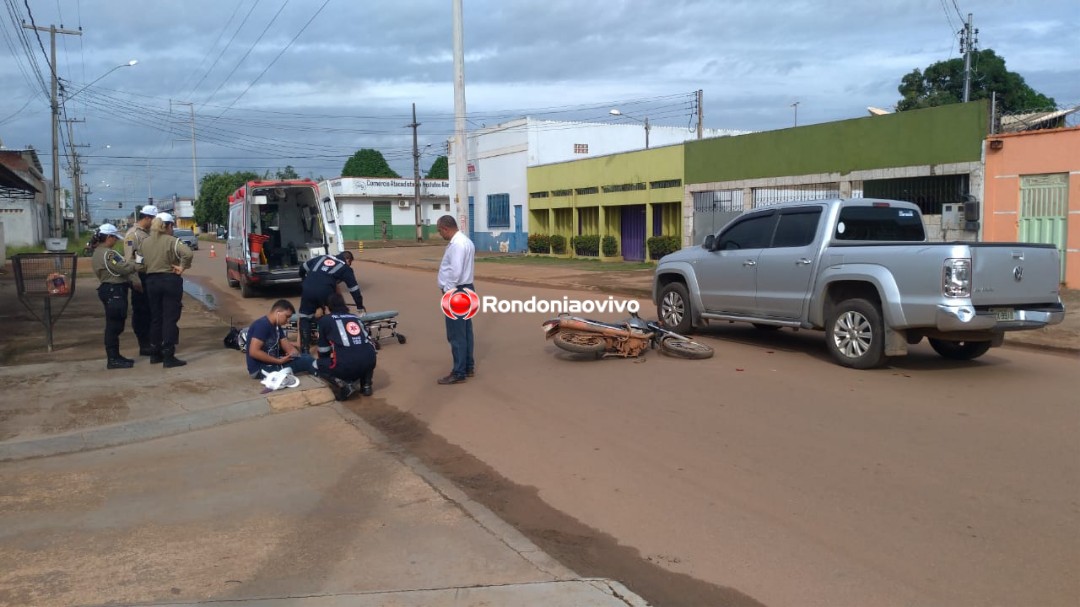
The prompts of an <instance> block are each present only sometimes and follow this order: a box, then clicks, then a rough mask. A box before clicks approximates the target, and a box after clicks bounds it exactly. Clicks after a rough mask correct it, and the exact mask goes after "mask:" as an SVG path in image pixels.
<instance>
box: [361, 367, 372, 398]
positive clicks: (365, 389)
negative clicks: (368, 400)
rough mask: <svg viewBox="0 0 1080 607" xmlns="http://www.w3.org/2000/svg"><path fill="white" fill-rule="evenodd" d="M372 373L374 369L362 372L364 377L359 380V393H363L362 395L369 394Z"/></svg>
mask: <svg viewBox="0 0 1080 607" xmlns="http://www.w3.org/2000/svg"><path fill="white" fill-rule="evenodd" d="M374 375H375V370H374V369H372V370H371V371H368V372H367V373H365V374H364V378H363V379H362V380H361V381H360V394H363V395H364V396H371V392H372V388H371V381H372V379H373V376H374Z"/></svg>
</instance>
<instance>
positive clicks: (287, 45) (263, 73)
mask: <svg viewBox="0 0 1080 607" xmlns="http://www.w3.org/2000/svg"><path fill="white" fill-rule="evenodd" d="M327 4H330V0H326V1H325V2H323V3H322V6H320V7H319V10H317V11H315V14H314V15H312V16H311V19H308V22H307V23H305V24H304V27H302V28H300V31H298V32H296V35H295V36H293V38H292V40H290V41H289V43H288V44H286V45H285V48H283V49H281V52H279V53H278V54H277V56H276V57H274V59H273V60H272V61H271V62H270V64H269V65H267V66H266V67H265V68H263V71H261V72H259V75H258V76H256V77H255V79H254V80H252V81H251V84H249V85H247V88H246V89H244V91H243V92H242V93H240V94H239V95H237V96H236V99H233V100H232V103H230V104H229V105H228V106H226V108H225V109H224V110H222V111H221V114H220V115H219V116H218V118H221V116H224V115H225V112H228V111H229V109H230V108H232V106H233V104H235V103H236V102H237V101H240V98H241V97H243V96H244V95H245V94H247V92H248V91H250V90H251V87H253V86H255V83H256V82H258V81H259V79H260V78H262V77H263V75H265V74H266V72H267V70H269V69H270V68H271V67H272V66H273V65H274V64H275V63H277V60H278V59H281V56H282V55H284V54H285V51H287V50H289V47H291V46H292V45H293V43H294V42H296V39H297V38H299V37H300V34H303V33H304V30H306V29H307V28H308V26H309V25H311V22H312V21H314V20H315V17H318V16H319V13H321V12H322V10H323V9H324V8H326V5H327ZM281 8H285V6H284V5H282V7H281ZM214 120H217V118H214ZM211 122H213V121H211Z"/></svg>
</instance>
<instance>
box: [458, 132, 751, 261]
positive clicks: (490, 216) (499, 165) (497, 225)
mask: <svg viewBox="0 0 1080 607" xmlns="http://www.w3.org/2000/svg"><path fill="white" fill-rule="evenodd" d="M745 132H746V131H732V130H724V129H704V130H703V132H702V136H703V137H721V136H727V135H739V134H743V133H745ZM647 136H648V145H649V147H659V146H664V145H670V144H675V143H681V142H683V141H687V140H689V139H696V138H697V131H696V130H690V129H687V128H685V127H669V126H656V125H652V126H651V127H650V128H649V130H648V133H647ZM451 145H453V142H451ZM645 147H646V130H645V127H644V125H643V124H605V123H590V122H561V121H553V120H536V119H533V118H520V119H517V120H513V121H510V122H505V123H502V124H499V125H496V126H493V127H486V128H483V129H479V130H476V131H470V132H469V133H468V146H467V151H466V157H467V162H468V167H467V170H468V175H469V178H468V200H467V201H462V204H461V208H459V209H457V215H458V216H462V215H463V216H465V217H467V219H466V225H465V226H463V227H464V229H465V231H466V232H467V233H468V234H469V237H470V238H472V240H473V243H475V245H476V248H477V249H478V250H482V251H525V250H526V248H527V241H528V233H529V225H528V217H529V213H528V208H529V193H528V191H527V190H528V184H527V181H526V169H527V168H528V167H530V166H535V165H540V164H550V163H555V162H564V161H567V160H577V159H581V158H588V157H590V156H604V155H607V154H615V153H619V152H626V151H630V150H637V149H643V148H645ZM447 157H448V160H449V163H450V175H449V177H450V178H449V184H454V183H455V179H456V170H457V167H456V166H455V163H454V154H453V151H452V150H451V152H450V153H449V154H448V155H447ZM448 192H449V196H450V197H451V198H453V196H454V192H453V191H452V188H451V189H450V190H448Z"/></svg>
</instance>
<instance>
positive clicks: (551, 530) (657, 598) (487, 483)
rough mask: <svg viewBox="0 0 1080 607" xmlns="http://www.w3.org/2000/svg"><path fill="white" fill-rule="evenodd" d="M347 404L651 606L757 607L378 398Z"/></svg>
mask: <svg viewBox="0 0 1080 607" xmlns="http://www.w3.org/2000/svg"><path fill="white" fill-rule="evenodd" d="M345 404H346V406H347V408H348V409H349V410H350V411H352V412H353V413H355V414H357V415H359V416H360V417H361V418H363V419H364V420H365V421H366V422H367V423H369V424H371V425H372V426H374V427H375V428H377V429H378V430H379V431H380V432H382V433H383V434H385V435H386V436H387V437H388V438H389V439H390V440H392V441H393V442H394V443H395V444H397V445H400V446H401V447H403V448H405V449H406V450H408V451H409V452H410V453H411V454H412V455H414V456H416V457H417V458H419V459H420V460H421V461H422V462H423V463H424V464H425V465H427V466H428V467H430V468H431V469H433V470H435V471H436V472H438V473H439V474H441V475H442V476H444V477H446V478H447V479H449V480H450V481H451V482H453V483H454V484H455V485H456V486H458V487H459V488H460V489H461V490H462V491H464V492H465V494H466V495H468V496H469V497H470V498H471V499H473V500H475V501H477V502H479V503H481V504H483V505H484V506H485V507H487V508H488V509H489V510H491V511H492V512H494V513H495V514H496V515H498V516H499V518H501V519H502V520H504V521H506V522H507V523H509V524H511V525H513V526H514V527H515V528H516V529H517V530H518V531H520V532H521V533H522V534H524V535H525V536H526V537H528V538H529V539H530V540H532V541H533V542H534V543H535V544H536V545H537V546H539V547H540V548H541V549H542V550H544V551H545V552H547V553H548V554H549V555H551V556H552V557H554V558H555V559H557V560H558V561H559V562H561V563H562V564H563V565H565V566H566V567H569V568H570V569H572V570H573V571H575V572H577V573H578V574H580V575H582V576H585V577H601V578H610V579H614V580H617V581H619V582H621V583H623V584H625V585H626V586H627V587H628V588H630V589H631V590H633V591H634V592H635V593H637V594H638V595H640V596H641V597H643V598H644V599H645V600H647V601H649V603H651V604H652V605H656V606H657V607H671V606H682V605H686V606H688V607H690V606H693V607H697V606H700V605H724V606H740V607H742V606H747V607H749V606H761V605H762V604H761V603H760V602H758V601H756V600H754V599H753V598H751V597H749V596H746V595H745V594H742V593H741V592H739V591H737V590H734V589H732V588H725V587H722V586H716V585H714V584H709V583H707V582H703V581H701V580H698V579H695V578H692V577H690V576H688V575H684V574H680V573H673V572H671V571H668V570H667V569H664V568H663V567H661V566H659V565H657V564H656V563H653V562H650V560H648V559H647V558H645V557H644V556H642V554H641V553H640V552H639V551H637V550H636V549H634V548H631V547H628V546H623V545H621V544H619V542H618V540H616V539H615V538H614V537H612V536H610V535H608V534H606V533H603V532H602V531H599V530H597V529H594V528H592V527H589V526H587V525H585V524H583V523H581V522H580V521H578V520H576V519H574V518H572V517H570V516H568V515H566V514H565V513H563V512H560V511H559V510H556V509H555V508H552V507H551V506H550V505H548V504H547V503H545V502H544V501H543V500H542V499H540V497H539V496H538V494H537V490H536V488H535V487H527V486H523V485H518V484H516V483H514V482H512V481H510V480H508V479H506V478H505V477H503V476H502V475H500V474H499V473H498V472H496V471H495V470H494V469H492V468H491V467H490V466H488V465H487V464H486V463H484V462H482V461H480V460H478V459H476V458H475V457H473V456H472V455H470V454H469V453H467V452H466V451H464V450H463V449H461V448H460V447H458V446H457V445H453V444H451V443H449V442H447V441H446V440H445V439H443V438H442V437H440V436H437V435H435V434H432V433H431V432H430V430H429V429H428V426H427V424H425V423H423V422H421V421H419V420H417V419H416V418H415V417H413V416H412V415H410V414H408V413H403V412H402V411H400V410H398V409H396V408H394V407H391V406H389V405H387V404H385V403H384V402H383V401H381V399H378V398H364V399H362V400H353V401H351V402H347V403H345Z"/></svg>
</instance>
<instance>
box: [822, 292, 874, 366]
mask: <svg viewBox="0 0 1080 607" xmlns="http://www.w3.org/2000/svg"><path fill="white" fill-rule="evenodd" d="M825 334H826V340H827V343H828V347H829V352H830V353H831V354H832V355H833V358H835V359H836V361H837V362H839V363H840V364H841V365H843V366H845V367H851V368H852V369H872V368H874V367H878V366H880V365H881V364H882V363H883V362H885V325H884V323H883V322H882V320H881V312H880V311H879V310H878V308H877V306H876V305H874V304H872V303H870V302H869V301H866V300H865V299H848V300H845V301H842V302H840V303H838V304H836V307H834V308H833V310H832V313H831V314H830V315H829V320H828V325H827V326H826V329H825Z"/></svg>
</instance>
